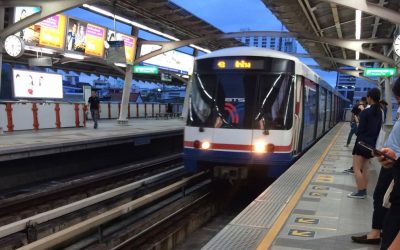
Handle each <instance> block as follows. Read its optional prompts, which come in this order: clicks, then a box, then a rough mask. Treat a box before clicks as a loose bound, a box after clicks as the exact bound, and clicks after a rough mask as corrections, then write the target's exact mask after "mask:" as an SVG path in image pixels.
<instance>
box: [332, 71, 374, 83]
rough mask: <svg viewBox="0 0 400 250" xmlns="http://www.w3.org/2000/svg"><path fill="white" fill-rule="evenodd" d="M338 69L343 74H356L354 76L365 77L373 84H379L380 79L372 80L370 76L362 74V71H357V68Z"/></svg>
mask: <svg viewBox="0 0 400 250" xmlns="http://www.w3.org/2000/svg"><path fill="white" fill-rule="evenodd" d="M337 71H338V72H340V73H343V74H347V75H350V76H354V77H358V78H361V79H364V80H366V81H368V82H370V83H373V84H375V85H377V86H379V82H378V81H375V80H372V79H371V78H368V77H365V76H360V71H357V70H344V69H337Z"/></svg>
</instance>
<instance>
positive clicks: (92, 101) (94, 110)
mask: <svg viewBox="0 0 400 250" xmlns="http://www.w3.org/2000/svg"><path fill="white" fill-rule="evenodd" d="M88 103H89V105H90V114H91V115H92V119H93V122H94V128H95V129H97V116H98V115H99V111H100V100H99V98H98V97H97V96H96V91H94V90H92V96H91V97H89V101H88Z"/></svg>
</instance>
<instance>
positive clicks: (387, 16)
mask: <svg viewBox="0 0 400 250" xmlns="http://www.w3.org/2000/svg"><path fill="white" fill-rule="evenodd" d="M320 1H322V2H327V3H335V4H338V5H342V6H345V7H349V8H353V9H355V10H361V11H362V12H365V13H368V14H371V15H373V16H377V17H380V18H382V19H384V20H387V21H389V22H391V23H394V24H400V13H399V12H397V11H395V10H391V9H388V8H385V7H383V6H381V5H379V4H374V3H370V2H368V1H367V0H358V1H354V0H352V1H350V0H320Z"/></svg>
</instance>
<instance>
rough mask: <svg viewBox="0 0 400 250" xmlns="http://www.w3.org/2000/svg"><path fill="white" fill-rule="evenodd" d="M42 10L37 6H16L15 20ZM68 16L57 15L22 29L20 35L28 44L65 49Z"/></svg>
mask: <svg viewBox="0 0 400 250" xmlns="http://www.w3.org/2000/svg"><path fill="white" fill-rule="evenodd" d="M39 11H40V8H37V7H16V8H15V16H14V22H17V21H19V20H22V19H24V18H26V17H28V16H30V15H33V14H35V13H37V12H39ZM65 28H66V17H65V16H64V15H55V16H52V17H49V18H47V19H45V20H43V21H42V22H39V23H36V24H33V25H31V26H29V27H28V28H26V29H23V30H21V31H20V32H19V33H17V34H16V35H18V36H19V37H21V38H22V39H23V40H24V42H25V43H26V44H27V45H32V46H39V45H41V46H46V47H50V48H55V49H61V50H62V49H64V41H65Z"/></svg>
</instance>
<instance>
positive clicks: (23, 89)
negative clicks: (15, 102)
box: [13, 69, 63, 99]
mask: <svg viewBox="0 0 400 250" xmlns="http://www.w3.org/2000/svg"><path fill="white" fill-rule="evenodd" d="M13 88H14V96H15V97H17V98H38V99H59V98H63V85H62V75H59V74H49V73H43V72H37V71H29V70H19V69H13Z"/></svg>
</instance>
